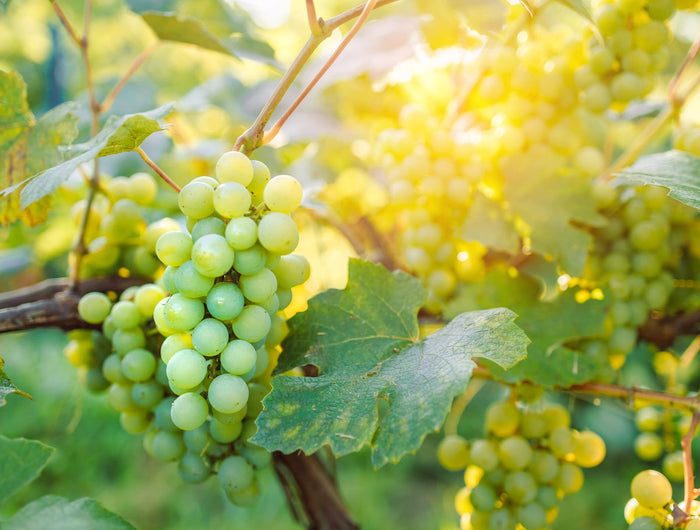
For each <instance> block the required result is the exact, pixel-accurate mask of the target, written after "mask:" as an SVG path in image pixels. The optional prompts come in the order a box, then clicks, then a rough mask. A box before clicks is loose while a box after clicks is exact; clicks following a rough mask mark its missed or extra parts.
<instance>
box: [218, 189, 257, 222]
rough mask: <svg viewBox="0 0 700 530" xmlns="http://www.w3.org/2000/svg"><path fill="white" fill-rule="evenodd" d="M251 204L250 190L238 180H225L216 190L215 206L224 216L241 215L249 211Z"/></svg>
mask: <svg viewBox="0 0 700 530" xmlns="http://www.w3.org/2000/svg"><path fill="white" fill-rule="evenodd" d="M250 204H251V198H250V192H249V191H248V190H247V189H246V187H245V186H244V185H243V184H240V183H238V182H224V183H223V184H221V186H219V187H218V188H216V191H215V192H214V208H215V209H216V212H217V213H218V214H219V215H221V216H222V217H226V218H228V219H234V218H236V217H241V216H242V215H245V214H246V213H247V212H248V209H249V208H250ZM222 235H223V234H222Z"/></svg>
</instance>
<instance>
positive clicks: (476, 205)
mask: <svg viewBox="0 0 700 530" xmlns="http://www.w3.org/2000/svg"><path fill="white" fill-rule="evenodd" d="M505 215H506V214H505V212H504V211H503V208H502V207H501V204H500V203H498V202H496V201H494V200H491V199H488V198H486V197H485V196H484V195H483V194H482V193H479V192H477V193H476V195H475V196H474V202H473V203H472V205H471V207H470V208H469V214H468V215H467V218H466V220H465V221H464V225H463V226H462V229H461V233H460V235H461V236H462V237H463V238H464V239H465V240H467V241H479V242H480V243H482V244H483V245H484V246H487V247H490V248H494V249H497V250H505V251H506V252H509V253H511V254H515V253H516V252H517V251H518V249H519V248H520V235H519V234H518V232H517V231H516V230H515V228H514V227H513V223H512V222H510V221H509V220H507V219H506V217H505Z"/></svg>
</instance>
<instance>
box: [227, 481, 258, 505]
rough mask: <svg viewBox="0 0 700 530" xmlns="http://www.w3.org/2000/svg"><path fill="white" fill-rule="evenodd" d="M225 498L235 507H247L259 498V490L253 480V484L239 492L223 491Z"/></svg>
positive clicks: (256, 482)
mask: <svg viewBox="0 0 700 530" xmlns="http://www.w3.org/2000/svg"><path fill="white" fill-rule="evenodd" d="M224 493H225V494H226V498H227V499H228V500H229V501H231V503H232V504H235V505H236V506H242V507H248V506H253V504H255V503H256V502H257V500H258V498H259V497H260V488H259V487H258V481H257V480H256V479H255V478H253V482H252V483H251V484H250V486H248V487H247V488H245V489H243V490H240V491H233V490H231V491H225V492H224Z"/></svg>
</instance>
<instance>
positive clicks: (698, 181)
mask: <svg viewBox="0 0 700 530" xmlns="http://www.w3.org/2000/svg"><path fill="white" fill-rule="evenodd" d="M618 175H619V176H620V177H622V178H624V179H627V180H629V181H631V182H634V183H638V184H652V185H656V186H663V187H664V188H668V190H669V195H670V196H671V197H673V198H674V199H677V200H679V201H680V202H682V203H684V204H687V205H688V206H692V207H693V208H697V209H700V158H698V157H696V156H694V155H691V154H690V153H686V152H684V151H676V150H671V151H666V152H665V153H656V154H653V155H647V156H643V157H641V158H639V159H638V160H637V161H636V162H635V163H634V164H632V165H631V166H630V167H628V168H626V169H623V170H622V171H620V172H619V173H618Z"/></svg>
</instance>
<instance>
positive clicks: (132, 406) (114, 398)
mask: <svg viewBox="0 0 700 530" xmlns="http://www.w3.org/2000/svg"><path fill="white" fill-rule="evenodd" d="M107 403H109V406H110V407H112V408H113V409H114V410H116V411H117V412H126V411H128V410H138V409H139V406H138V405H137V404H136V402H134V399H133V398H132V397H131V385H120V384H118V383H112V384H111V385H110V387H109V390H108V392H107Z"/></svg>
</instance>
